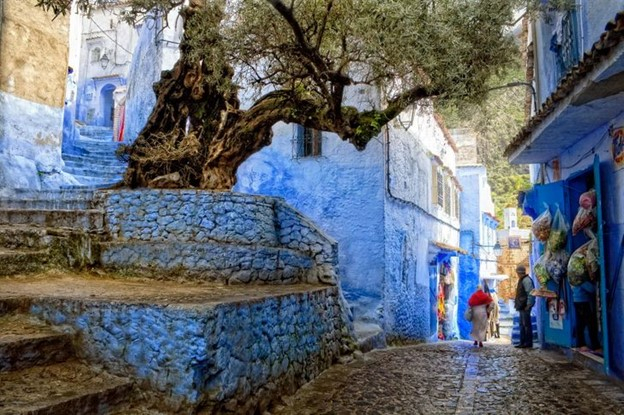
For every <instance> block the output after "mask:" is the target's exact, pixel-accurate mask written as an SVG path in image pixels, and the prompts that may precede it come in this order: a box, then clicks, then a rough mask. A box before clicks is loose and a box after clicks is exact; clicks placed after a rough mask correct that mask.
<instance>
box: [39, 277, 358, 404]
mask: <svg viewBox="0 0 624 415" xmlns="http://www.w3.org/2000/svg"><path fill="white" fill-rule="evenodd" d="M31 301H32V302H31V304H30V312H31V313H32V314H34V315H35V316H38V317H40V318H42V319H44V320H46V321H47V322H49V323H51V324H55V325H66V326H69V327H70V328H71V330H75V331H77V332H78V333H79V345H78V346H79V347H78V348H77V349H78V350H80V353H81V357H84V358H86V359H88V360H89V361H91V362H95V363H100V364H102V365H103V366H104V367H105V368H106V369H107V370H108V371H110V372H111V373H114V374H118V375H126V376H132V377H133V378H137V379H139V380H140V382H141V383H142V385H143V387H144V388H146V389H150V390H152V391H155V392H156V393H157V395H158V396H159V399H161V400H162V402H163V403H164V404H165V405H166V406H167V407H168V409H169V410H174V411H175V412H176V413H194V410H195V409H196V408H198V407H204V408H209V411H208V412H207V413H219V414H222V413H236V414H252V413H262V412H263V411H264V410H265V409H266V408H267V407H268V405H269V403H270V402H271V401H272V400H274V399H277V398H279V397H280V396H282V395H285V394H290V393H293V392H294V391H295V390H296V389H297V388H298V387H300V386H301V385H302V384H304V383H306V382H307V381H309V380H310V379H313V378H314V377H316V376H317V375H318V374H319V373H320V372H321V371H323V370H324V369H326V368H328V367H329V366H330V365H331V364H332V362H333V361H335V360H336V359H337V358H338V356H339V355H340V353H341V351H342V352H344V351H345V350H341V347H342V348H344V347H345V346H344V345H345V343H344V339H345V338H347V337H348V336H349V330H348V328H347V327H346V326H345V323H344V320H342V318H341V305H340V293H339V289H338V288H337V287H325V288H316V289H311V290H308V291H305V292H295V293H289V294H282V295H275V296H274V297H268V298H262V299H254V300H247V301H241V302H238V303H223V304H217V305H214V304H212V305H204V304H201V305H197V304H194V305H188V304H178V305H173V304H172V305H168V306H159V305H151V306H150V305H146V304H125V303H119V302H105V301H93V300H88V299H52V298H48V299H44V298H37V299H33V300H31Z"/></svg>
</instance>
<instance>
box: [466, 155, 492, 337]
mask: <svg viewBox="0 0 624 415" xmlns="http://www.w3.org/2000/svg"><path fill="white" fill-rule="evenodd" d="M457 175H458V178H459V182H460V183H461V185H462V188H463V191H462V193H461V196H460V203H461V215H460V217H461V237H460V246H461V248H462V249H464V250H466V251H467V252H468V254H467V255H461V256H460V258H459V307H458V308H459V310H458V313H459V316H460V318H459V319H458V322H459V332H460V336H461V338H463V339H468V338H469V334H470V330H471V326H470V323H469V322H467V321H465V320H464V319H463V313H464V311H465V310H466V308H467V307H468V299H469V298H470V296H471V295H472V293H474V292H475V290H476V288H477V285H478V284H479V281H480V279H481V278H482V276H484V275H488V274H493V273H495V272H496V269H495V264H489V263H488V261H490V260H492V258H490V257H489V256H490V255H489V252H490V251H491V250H492V248H490V247H488V248H484V247H481V246H480V245H488V246H491V245H493V242H488V241H487V237H486V235H485V232H484V228H485V227H486V224H484V219H483V213H484V212H487V211H489V210H491V208H492V206H491V204H492V200H491V197H490V193H489V190H488V185H487V175H486V169H485V167H484V166H482V165H470V166H459V167H458V168H457ZM488 265H489V266H488ZM492 265H493V266H492ZM492 268H494V269H493V270H492ZM492 271H493V272H492Z"/></svg>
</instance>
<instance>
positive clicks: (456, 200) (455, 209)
mask: <svg viewBox="0 0 624 415" xmlns="http://www.w3.org/2000/svg"><path fill="white" fill-rule="evenodd" d="M454 190H455V197H454V199H455V200H454V202H455V203H454V209H453V217H455V218H456V219H459V189H458V188H457V187H455V188H454Z"/></svg>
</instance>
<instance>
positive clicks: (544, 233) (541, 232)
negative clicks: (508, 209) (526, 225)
mask: <svg viewBox="0 0 624 415" xmlns="http://www.w3.org/2000/svg"><path fill="white" fill-rule="evenodd" d="M544 205H545V206H546V210H545V211H544V212H543V213H542V214H541V215H539V216H538V217H537V218H536V219H535V220H534V221H533V224H532V225H531V230H532V231H533V235H535V237H536V238H537V239H538V240H540V241H542V242H546V241H547V240H548V237H549V236H550V224H551V222H552V216H551V214H550V210H549V209H548V205H547V204H544Z"/></svg>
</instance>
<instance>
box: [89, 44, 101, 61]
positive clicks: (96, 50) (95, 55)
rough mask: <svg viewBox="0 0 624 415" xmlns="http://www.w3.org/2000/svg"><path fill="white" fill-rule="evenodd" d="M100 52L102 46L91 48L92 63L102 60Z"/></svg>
mask: <svg viewBox="0 0 624 415" xmlns="http://www.w3.org/2000/svg"><path fill="white" fill-rule="evenodd" d="M100 53H101V50H100V48H93V49H92V50H91V63H94V62H99V61H100Z"/></svg>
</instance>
